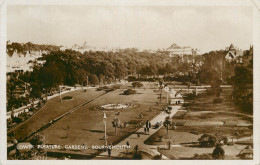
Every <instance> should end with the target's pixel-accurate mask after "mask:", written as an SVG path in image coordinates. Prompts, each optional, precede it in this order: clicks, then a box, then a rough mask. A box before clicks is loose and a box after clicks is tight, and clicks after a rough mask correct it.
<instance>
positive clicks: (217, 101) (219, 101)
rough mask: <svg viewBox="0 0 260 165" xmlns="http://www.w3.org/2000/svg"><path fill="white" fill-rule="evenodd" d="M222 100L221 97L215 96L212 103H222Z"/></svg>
mask: <svg viewBox="0 0 260 165" xmlns="http://www.w3.org/2000/svg"><path fill="white" fill-rule="evenodd" d="M222 102H223V99H222V98H219V97H218V98H215V99H213V103H214V104H217V103H222Z"/></svg>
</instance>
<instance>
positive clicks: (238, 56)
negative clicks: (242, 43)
mask: <svg viewBox="0 0 260 165" xmlns="http://www.w3.org/2000/svg"><path fill="white" fill-rule="evenodd" d="M226 51H227V54H226V56H225V58H226V60H228V61H236V62H237V63H242V62H243V57H242V56H243V51H242V50H241V49H238V48H235V47H234V45H233V44H231V45H230V46H229V47H228V48H226Z"/></svg>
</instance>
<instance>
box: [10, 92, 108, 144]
mask: <svg viewBox="0 0 260 165" xmlns="http://www.w3.org/2000/svg"><path fill="white" fill-rule="evenodd" d="M101 93H103V92H98V91H95V90H91V89H90V90H88V92H83V91H81V90H78V91H73V92H69V93H66V94H64V95H63V96H64V97H66V96H71V97H73V98H74V99H73V100H66V101H64V102H60V101H59V97H58V96H57V97H55V98H52V99H50V100H48V102H47V103H46V104H45V105H44V107H43V108H42V109H41V110H40V111H39V112H38V113H37V114H36V115H35V116H33V117H32V118H30V119H29V120H28V121H27V122H25V123H23V124H22V125H20V126H18V127H17V128H15V129H14V130H13V131H14V132H15V138H16V139H17V140H21V139H23V138H25V137H26V136H28V135H30V134H31V133H33V132H34V131H36V130H38V129H39V128H40V127H42V126H43V125H45V124H47V123H48V122H49V121H51V120H53V119H55V118H57V117H58V116H60V115H61V114H64V113H66V112H67V111H69V110H70V109H72V108H74V107H76V106H77V105H80V104H81V103H83V102H85V101H87V100H90V99H91V98H93V97H95V96H97V95H99V94H101Z"/></svg>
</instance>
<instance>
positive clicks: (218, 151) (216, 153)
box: [212, 145, 225, 159]
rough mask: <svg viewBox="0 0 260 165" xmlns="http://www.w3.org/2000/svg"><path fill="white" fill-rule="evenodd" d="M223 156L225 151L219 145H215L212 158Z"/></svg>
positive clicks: (221, 157) (222, 157)
mask: <svg viewBox="0 0 260 165" xmlns="http://www.w3.org/2000/svg"><path fill="white" fill-rule="evenodd" d="M224 157H225V151H224V149H223V148H222V147H221V145H216V147H215V149H214V150H213V152H212V158H213V159H224Z"/></svg>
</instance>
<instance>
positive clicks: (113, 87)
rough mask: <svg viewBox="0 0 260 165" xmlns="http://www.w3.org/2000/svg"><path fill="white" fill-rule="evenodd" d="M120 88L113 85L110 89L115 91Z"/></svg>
mask: <svg viewBox="0 0 260 165" xmlns="http://www.w3.org/2000/svg"><path fill="white" fill-rule="evenodd" d="M120 87H121V85H119V84H116V85H113V86H112V87H111V89H113V90H116V89H120Z"/></svg>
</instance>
